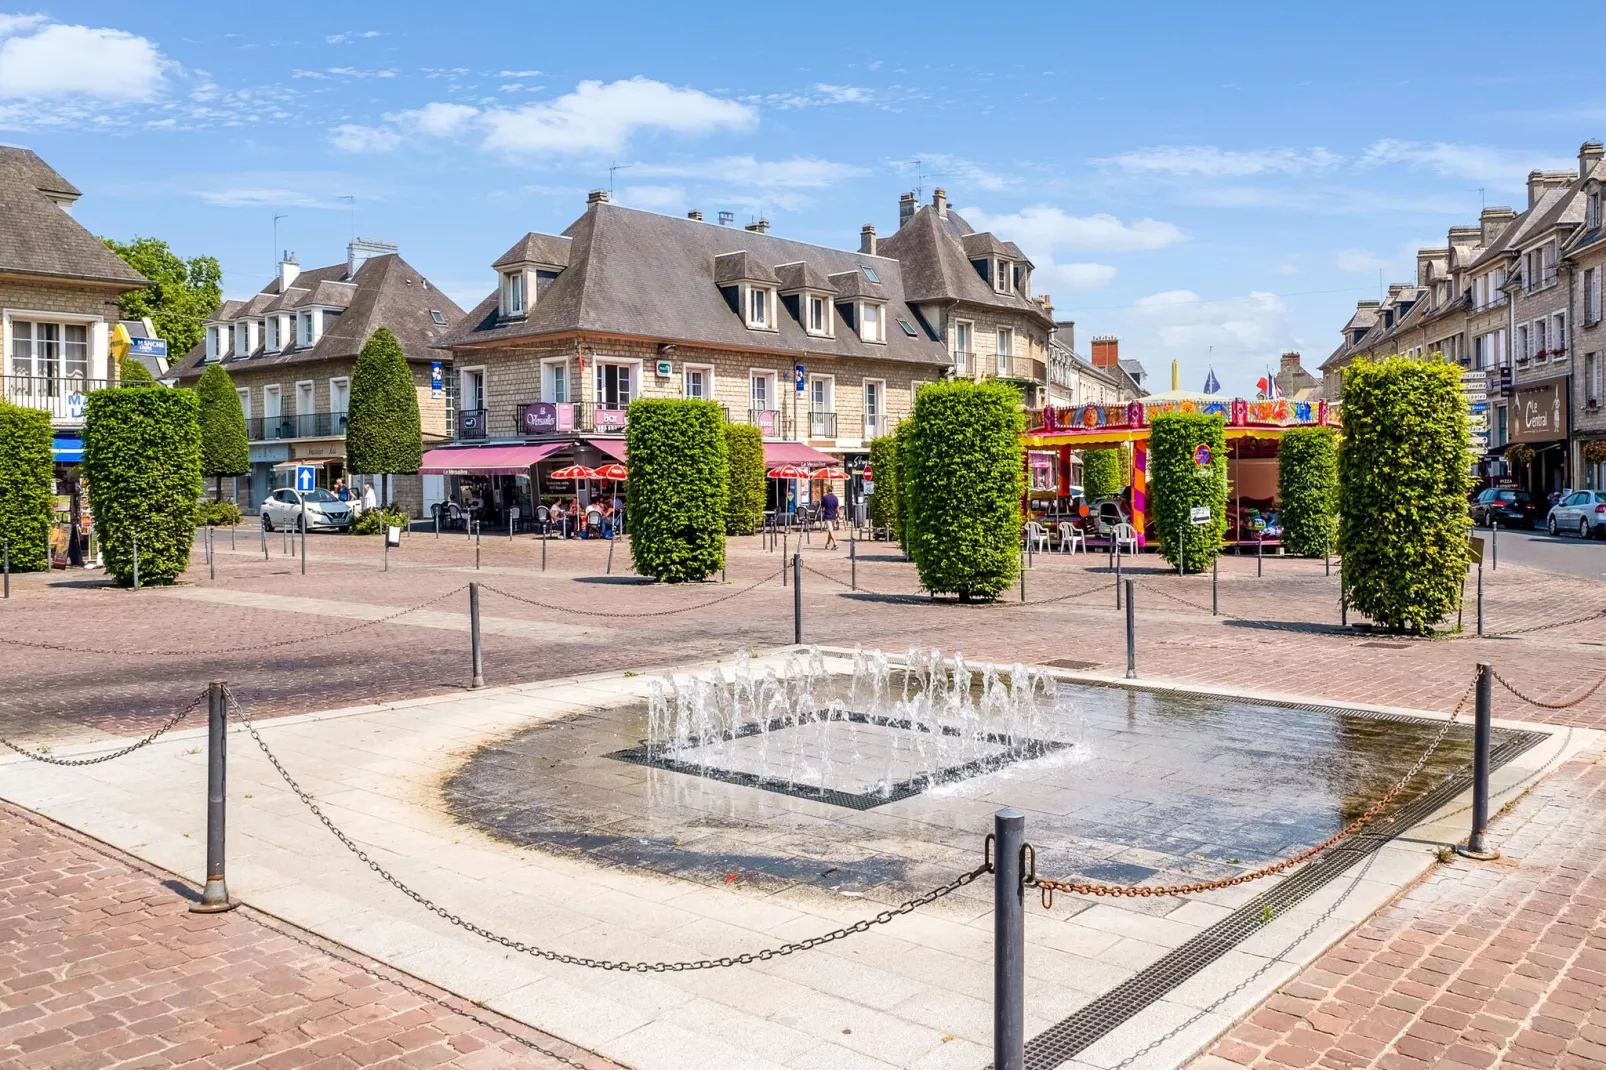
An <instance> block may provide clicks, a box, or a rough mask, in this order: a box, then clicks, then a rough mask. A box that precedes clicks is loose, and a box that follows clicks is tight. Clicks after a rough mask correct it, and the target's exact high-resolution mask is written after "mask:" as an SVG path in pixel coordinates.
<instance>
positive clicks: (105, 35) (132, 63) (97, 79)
mask: <svg viewBox="0 0 1606 1070" xmlns="http://www.w3.org/2000/svg"><path fill="white" fill-rule="evenodd" d="M0 36H3V37H4V38H5V39H4V41H3V42H0V97H9V98H13V99H19V98H20V99H54V98H62V97H90V98H94V99H97V100H103V101H110V102H135V101H148V100H153V99H155V98H156V96H157V95H158V94H159V93H160V92H161V90H162V85H163V76H164V71H165V69H166V68H167V67H168V66H169V64H168V62H167V61H166V60H164V59H163V58H162V55H161V53H160V52H159V51H158V50H157V48H156V46H155V45H154V44H152V43H151V42H150V41H149V40H147V39H146V38H144V37H140V36H138V35H136V34H132V33H128V32H126V31H124V30H114V29H106V28H94V27H89V26H74V25H68V24H66V23H52V22H47V21H46V20H44V19H43V18H42V17H41V16H37V15H21V16H19V15H6V16H0Z"/></svg>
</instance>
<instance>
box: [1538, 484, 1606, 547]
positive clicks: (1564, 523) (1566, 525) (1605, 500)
mask: <svg viewBox="0 0 1606 1070" xmlns="http://www.w3.org/2000/svg"><path fill="white" fill-rule="evenodd" d="M1545 527H1546V529H1548V530H1549V532H1550V533H1551V534H1552V535H1561V534H1566V535H1577V536H1578V537H1579V538H1581V539H1587V538H1590V537H1592V536H1596V535H1601V534H1603V533H1606V491H1600V490H1575V491H1573V492H1572V493H1570V494H1564V495H1562V498H1561V501H1559V502H1557V503H1556V504H1555V505H1552V506H1551V507H1550V516H1548V517H1546V518H1545Z"/></svg>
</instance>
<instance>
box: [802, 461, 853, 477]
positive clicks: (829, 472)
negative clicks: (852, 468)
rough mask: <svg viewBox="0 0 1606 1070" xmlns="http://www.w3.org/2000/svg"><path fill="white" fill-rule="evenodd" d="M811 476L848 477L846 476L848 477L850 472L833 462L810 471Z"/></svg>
mask: <svg viewBox="0 0 1606 1070" xmlns="http://www.w3.org/2000/svg"><path fill="white" fill-rule="evenodd" d="M809 478H811V479H846V478H848V474H847V473H846V472H844V471H843V470H842V469H840V468H838V467H837V466H836V465H834V464H833V465H826V466H825V467H824V468H820V469H817V470H815V471H813V472H811V473H809Z"/></svg>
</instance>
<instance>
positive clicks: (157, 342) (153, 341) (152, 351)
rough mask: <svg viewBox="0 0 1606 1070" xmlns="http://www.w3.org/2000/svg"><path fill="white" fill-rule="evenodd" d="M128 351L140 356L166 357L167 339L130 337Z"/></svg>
mask: <svg viewBox="0 0 1606 1070" xmlns="http://www.w3.org/2000/svg"><path fill="white" fill-rule="evenodd" d="M128 351H129V352H130V353H132V354H133V355H135V356H139V357H165V356H167V339H165V338H130V339H129V340H128Z"/></svg>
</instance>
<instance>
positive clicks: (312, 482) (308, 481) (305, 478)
mask: <svg viewBox="0 0 1606 1070" xmlns="http://www.w3.org/2000/svg"><path fill="white" fill-rule="evenodd" d="M317 485H318V470H317V469H316V468H314V467H313V466H312V465H310V464H299V465H296V490H300V491H307V490H311V489H312V488H313V487H315V486H317Z"/></svg>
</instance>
